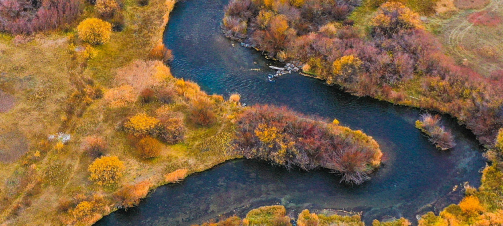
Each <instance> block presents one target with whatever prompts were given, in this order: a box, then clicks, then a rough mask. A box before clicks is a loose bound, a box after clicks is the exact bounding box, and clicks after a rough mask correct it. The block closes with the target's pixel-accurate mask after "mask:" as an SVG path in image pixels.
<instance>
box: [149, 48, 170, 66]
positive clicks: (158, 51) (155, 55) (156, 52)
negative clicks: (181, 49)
mask: <svg viewBox="0 0 503 226" xmlns="http://www.w3.org/2000/svg"><path fill="white" fill-rule="evenodd" d="M149 57H150V59H153V60H161V61H163V62H165V63H167V62H169V61H171V60H173V53H172V51H171V50H170V49H168V48H166V46H165V45H164V44H163V43H159V44H157V45H156V46H155V47H154V48H152V49H151V50H150V52H149Z"/></svg>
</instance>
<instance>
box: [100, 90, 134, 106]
mask: <svg viewBox="0 0 503 226" xmlns="http://www.w3.org/2000/svg"><path fill="white" fill-rule="evenodd" d="M104 99H105V101H106V102H107V103H108V105H109V106H110V107H111V108H121V107H125V106H127V105H129V104H131V103H134V102H135V101H136V94H135V92H134V89H133V87H132V86H130V85H122V86H119V87H115V88H112V89H110V90H108V91H107V92H106V93H105V96H104Z"/></svg>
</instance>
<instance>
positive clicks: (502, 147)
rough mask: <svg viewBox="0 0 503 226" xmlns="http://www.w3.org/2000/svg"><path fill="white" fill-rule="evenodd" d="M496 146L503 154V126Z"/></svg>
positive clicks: (497, 137)
mask: <svg viewBox="0 0 503 226" xmlns="http://www.w3.org/2000/svg"><path fill="white" fill-rule="evenodd" d="M494 147H495V148H496V150H497V151H498V152H499V153H500V154H503V128H501V129H499V131H498V135H497V136H496V141H495V144H494Z"/></svg>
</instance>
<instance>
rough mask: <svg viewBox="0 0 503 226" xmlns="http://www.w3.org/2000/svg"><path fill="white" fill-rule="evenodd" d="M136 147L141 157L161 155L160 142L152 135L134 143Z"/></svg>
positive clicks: (147, 157)
mask: <svg viewBox="0 0 503 226" xmlns="http://www.w3.org/2000/svg"><path fill="white" fill-rule="evenodd" d="M136 149H137V151H138V155H139V156H140V158H142V159H149V158H156V157H159V156H160V155H161V151H162V144H161V142H159V141H158V140H156V139H154V138H152V137H145V138H143V139H141V140H140V141H139V142H138V143H137V144H136Z"/></svg>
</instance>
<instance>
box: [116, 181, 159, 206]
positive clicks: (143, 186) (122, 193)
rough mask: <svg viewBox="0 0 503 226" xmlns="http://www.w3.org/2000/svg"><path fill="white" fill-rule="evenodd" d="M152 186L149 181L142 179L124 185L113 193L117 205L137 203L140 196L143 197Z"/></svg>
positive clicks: (133, 204) (134, 204)
mask: <svg viewBox="0 0 503 226" xmlns="http://www.w3.org/2000/svg"><path fill="white" fill-rule="evenodd" d="M150 187H152V183H151V182H150V181H148V180H147V181H142V182H139V183H137V184H132V185H126V186H124V187H123V188H121V189H120V190H118V191H117V192H115V193H114V194H113V197H114V199H115V200H116V201H117V203H118V206H119V207H121V208H129V207H133V206H136V205H138V203H140V200H141V199H142V198H145V197H146V196H147V194H148V192H149V190H150Z"/></svg>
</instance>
